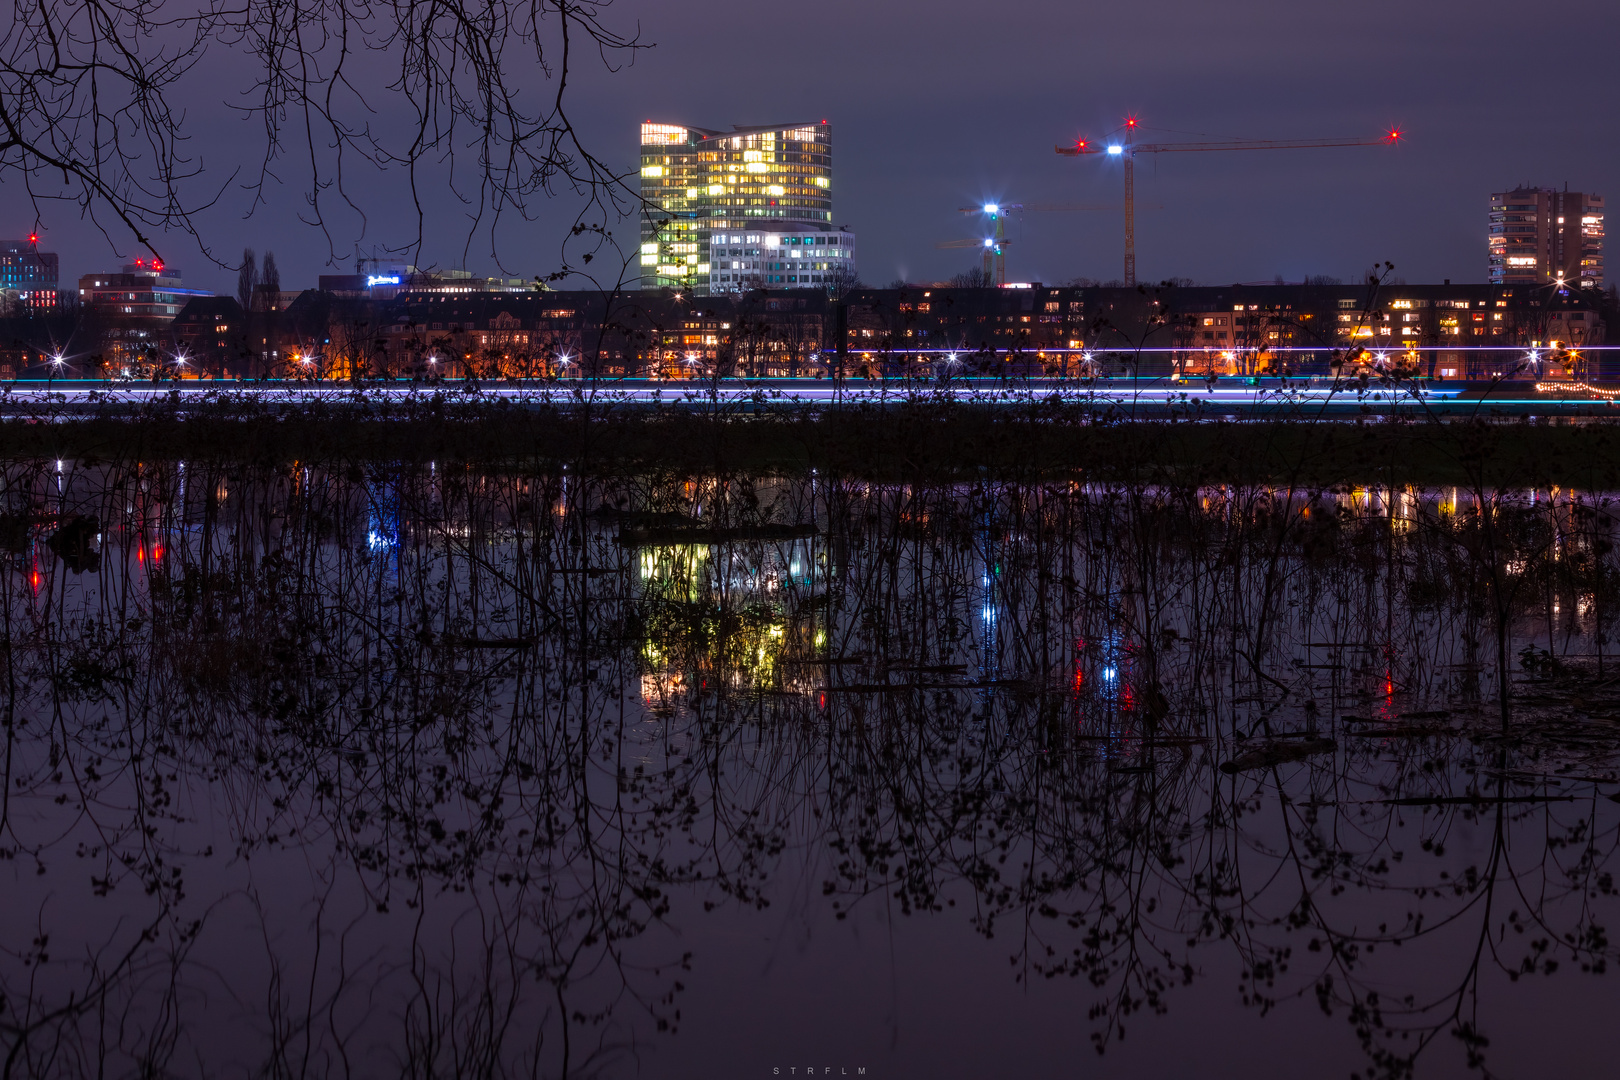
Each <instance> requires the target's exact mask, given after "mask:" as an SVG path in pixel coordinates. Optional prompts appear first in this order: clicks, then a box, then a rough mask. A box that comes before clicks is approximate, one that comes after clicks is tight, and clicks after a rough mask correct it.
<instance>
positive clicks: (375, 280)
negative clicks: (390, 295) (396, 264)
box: [366, 274, 399, 287]
mask: <svg viewBox="0 0 1620 1080" xmlns="http://www.w3.org/2000/svg"><path fill="white" fill-rule="evenodd" d="M398 284H399V275H398V274H372V275H371V276H370V277H368V278H366V285H367V286H368V287H369V286H372V285H398Z"/></svg>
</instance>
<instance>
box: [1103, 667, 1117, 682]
mask: <svg viewBox="0 0 1620 1080" xmlns="http://www.w3.org/2000/svg"><path fill="white" fill-rule="evenodd" d="M1102 677H1103V678H1105V679H1107V680H1108V681H1109V682H1113V681H1114V680H1115V679H1117V678H1119V672H1118V671H1117V670H1115V669H1114V668H1111V667H1105V668H1103V669H1102Z"/></svg>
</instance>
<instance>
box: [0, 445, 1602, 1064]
mask: <svg viewBox="0 0 1620 1080" xmlns="http://www.w3.org/2000/svg"><path fill="white" fill-rule="evenodd" d="M0 474H3V482H4V494H3V496H0V513H3V516H0V545H3V547H4V559H3V562H0V588H3V589H4V592H5V604H4V608H5V619H6V621H5V628H4V635H5V637H4V658H5V671H4V678H5V682H4V684H3V685H0V693H3V695H4V723H5V731H4V736H5V747H4V795H3V797H0V855H3V860H0V880H3V882H4V893H3V896H4V900H3V907H0V912H3V913H4V921H3V923H0V1058H3V1060H4V1061H5V1075H6V1076H8V1077H9V1076H16V1077H23V1076H29V1077H32V1076H40V1077H80V1076H92V1075H95V1076H109V1077H125V1076H150V1077H159V1076H161V1077H171V1076H172V1077H258V1076H267V1077H372V1076H379V1077H382V1076H386V1077H393V1076H405V1077H413V1078H415V1077H421V1078H427V1077H507V1076H514V1077H515V1076H527V1077H565V1076H566V1077H605V1078H618V1077H635V1076H646V1077H660V1078H663V1077H675V1078H687V1077H690V1078H694V1080H696V1078H730V1077H767V1076H777V1075H780V1076H790V1075H796V1076H805V1075H812V1074H813V1075H818V1076H821V1075H830V1076H842V1075H849V1076H855V1075H862V1073H861V1072H860V1070H864V1075H865V1076H868V1077H875V1078H878V1077H881V1078H890V1077H893V1078H902V1077H903V1078H911V1077H953V1078H954V1077H1003V1076H1007V1077H1011V1076H1020V1077H1048V1076H1051V1077H1057V1076H1065V1077H1067V1076H1087V1077H1093V1076H1095V1077H1113V1076H1119V1077H1156V1076H1165V1077H1171V1076H1175V1077H1181V1076H1198V1077H1211V1076H1216V1077H1223V1076H1231V1077H1245V1078H1269V1077H1277V1078H1284V1077H1288V1078H1293V1077H1302V1076H1343V1077H1351V1076H1356V1077H1410V1076H1418V1077H1450V1076H1462V1075H1471V1074H1476V1073H1477V1074H1481V1075H1490V1076H1506V1077H1544V1076H1595V1075H1600V1074H1601V1075H1606V1074H1607V1073H1608V1072H1610V1071H1611V1070H1612V1069H1613V1067H1614V1066H1613V1064H1612V1062H1613V1059H1614V1056H1615V1053H1614V1052H1615V1049H1616V1038H1615V1035H1614V1029H1613V1020H1612V1018H1613V1016H1614V1015H1615V1011H1616V1007H1617V1006H1620V982H1617V981H1616V978H1617V975H1620V973H1617V972H1615V971H1611V970H1610V968H1611V965H1612V963H1613V962H1614V961H1615V960H1617V959H1620V957H1617V956H1616V955H1615V953H1616V948H1617V947H1616V945H1615V943H1614V942H1613V941H1611V940H1610V938H1609V936H1608V931H1607V928H1608V926H1609V925H1611V924H1612V923H1613V922H1614V920H1615V917H1616V915H1617V914H1620V898H1617V896H1616V892H1615V883H1614V878H1613V875H1614V873H1615V870H1616V868H1617V864H1620V852H1617V839H1620V805H1617V803H1616V798H1617V793H1620V657H1616V656H1615V655H1614V641H1613V634H1614V627H1615V616H1616V613H1617V612H1620V551H1617V550H1616V546H1615V545H1616V540H1617V538H1620V531H1617V524H1616V519H1615V516H1614V514H1615V512H1616V511H1617V510H1620V504H1617V503H1616V502H1615V500H1613V499H1611V498H1610V497H1608V496H1606V495H1604V494H1603V493H1600V492H1584V491H1568V490H1557V489H1538V490H1515V491H1472V492H1470V491H1467V490H1461V489H1455V488H1443V489H1416V488H1408V489H1395V490H1391V489H1368V490H1361V489H1335V488H1326V489H1312V490H1289V489H1287V488H1276V487H1270V488H1268V487H1250V488H1244V487H1223V488H1186V489H1175V488H1164V487H1134V488H1133V487H1130V486H1127V485H1121V486H1092V485H1086V484H1083V483H1078V482H1076V483H1049V484H1038V483H1032V484H1027V485H1026V484H1011V483H1000V482H995V481H991V480H988V479H987V480H984V481H982V482H978V483H968V484H958V485H949V486H938V487H908V486H903V485H888V486H885V485H880V484H873V483H867V482H865V481H859V480H854V479H847V478H841V477H836V476H815V475H812V476H807V477H789V478H780V477H776V478H772V477H748V476H731V477H714V476H684V475H626V476H616V477H599V476H592V477H577V476H574V475H571V474H570V473H569V472H567V471H566V470H561V471H558V472H555V473H546V472H523V473H517V472H512V473H500V472H480V471H477V470H472V469H468V468H466V467H465V466H456V467H455V468H449V467H444V466H436V465H426V466H423V467H416V466H410V467H404V466H401V467H397V468H386V467H376V466H369V465H362V466H356V465H345V466H341V467H337V468H315V467H305V466H301V465H297V466H275V467H272V466H268V465H253V464H249V463H245V462H244V463H231V462H209V463H184V462H167V463H156V464H154V463H147V464H135V463H128V464H122V465H110V464H106V463H97V462H92V461H77V462H75V461H63V462H58V461H34V462H11V463H9V464H7V465H5V466H4V467H3V469H0Z"/></svg>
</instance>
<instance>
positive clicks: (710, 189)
mask: <svg viewBox="0 0 1620 1080" xmlns="http://www.w3.org/2000/svg"><path fill="white" fill-rule="evenodd" d="M641 196H642V199H643V200H644V201H645V204H646V205H645V207H644V209H643V213H642V224H641V252H640V259H641V287H642V288H643V289H648V290H658V289H671V290H674V291H676V292H687V293H689V294H691V295H694V296H707V295H711V294H714V293H729V292H740V291H744V290H747V289H751V288H767V289H770V288H805V287H811V288H814V287H815V286H818V285H819V286H822V287H832V286H835V285H837V284H839V283H844V282H848V281H850V280H852V279H853V277H854V266H855V235H854V233H853V232H851V231H850V230H849V229H847V228H837V227H834V225H833V223H832V221H833V208H832V131H831V128H830V127H829V126H828V124H827V122H826V121H822V122H821V123H819V124H785V125H777V126H771V127H747V128H743V127H739V128H733V129H732V130H730V131H714V130H709V129H706V128H693V127H683V126H681V125H677V124H656V123H653V122H651V121H648V122H647V123H645V124H643V125H641Z"/></svg>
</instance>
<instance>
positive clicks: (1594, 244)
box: [1490, 187, 1603, 289]
mask: <svg viewBox="0 0 1620 1080" xmlns="http://www.w3.org/2000/svg"><path fill="white" fill-rule="evenodd" d="M1490 229H1491V231H1490V259H1491V282H1492V283H1493V284H1497V285H1547V284H1551V283H1553V282H1556V281H1560V280H1562V281H1563V282H1565V283H1566V284H1568V285H1570V286H1571V287H1574V286H1581V287H1584V288H1588V289H1597V288H1602V286H1603V196H1601V195H1592V194H1588V193H1585V192H1580V191H1558V190H1556V189H1554V188H1527V187H1521V188H1515V189H1514V190H1512V191H1501V192H1497V193H1496V194H1494V195H1492V196H1491V221H1490Z"/></svg>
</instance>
